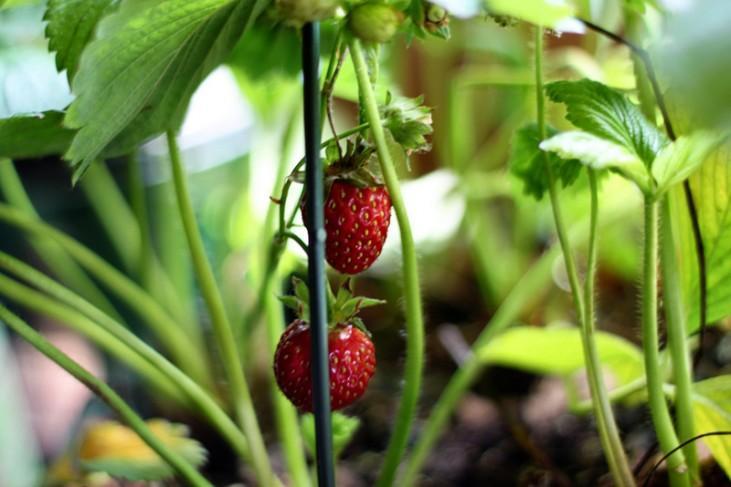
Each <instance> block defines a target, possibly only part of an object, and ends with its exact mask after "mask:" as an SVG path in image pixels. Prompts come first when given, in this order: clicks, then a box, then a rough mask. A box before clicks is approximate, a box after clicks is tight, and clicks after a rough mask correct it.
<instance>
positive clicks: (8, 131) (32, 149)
mask: <svg viewBox="0 0 731 487" xmlns="http://www.w3.org/2000/svg"><path fill="white" fill-rule="evenodd" d="M63 115H64V114H63V112H57V111H49V112H42V113H34V114H28V115H18V116H14V117H10V118H5V119H0V157H7V158H10V159H30V158H36V157H43V156H50V155H56V154H63V153H64V152H65V151H66V149H68V147H69V144H70V143H71V139H72V138H73V136H74V132H73V131H72V130H68V129H66V128H64V127H63V126H62V122H63Z"/></svg>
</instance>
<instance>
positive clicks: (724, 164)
mask: <svg viewBox="0 0 731 487" xmlns="http://www.w3.org/2000/svg"><path fill="white" fill-rule="evenodd" d="M689 181H690V187H691V190H692V192H693V200H694V202H695V206H696V210H697V214H698V223H699V224H700V229H701V234H702V236H703V246H704V249H705V254H706V271H707V278H708V286H707V289H708V295H707V297H708V307H707V311H708V323H709V324H711V323H714V322H716V321H718V320H721V319H723V318H725V317H727V316H731V259H729V258H728V256H729V255H731V143H728V142H727V143H725V144H723V145H722V146H720V147H718V148H717V149H716V150H714V151H713V152H712V153H711V154H710V156H708V157H707V158H706V159H705V161H703V164H702V165H701V167H700V169H699V170H698V171H697V172H695V173H694V174H693V175H692V176H691V177H690V180H689ZM670 195H671V197H672V198H671V202H672V203H673V209H672V211H673V218H674V221H676V222H677V223H678V228H679V232H678V233H679V236H678V239H679V241H678V245H679V248H680V251H679V254H680V259H679V262H678V264H679V266H680V269H681V276H683V281H684V289H685V292H684V293H683V294H684V296H685V301H686V309H687V310H688V324H687V326H688V332H689V333H693V332H695V331H697V330H698V325H699V317H698V313H699V305H698V303H699V299H700V297H699V278H698V269H697V264H696V260H697V257H696V253H695V243H694V240H693V233H692V229H691V226H690V219H689V217H688V208H687V206H686V203H685V197H684V194H683V191H682V188H678V189H676V190H674V191H671V193H670Z"/></svg>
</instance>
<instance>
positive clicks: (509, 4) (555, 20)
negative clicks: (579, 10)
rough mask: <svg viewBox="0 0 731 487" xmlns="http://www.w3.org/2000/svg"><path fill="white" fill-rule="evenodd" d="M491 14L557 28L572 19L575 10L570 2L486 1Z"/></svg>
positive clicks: (547, 0)
mask: <svg viewBox="0 0 731 487" xmlns="http://www.w3.org/2000/svg"><path fill="white" fill-rule="evenodd" d="M486 3H487V8H488V10H489V11H490V12H491V13H496V14H500V15H509V16H510V17H515V18H517V19H520V20H524V21H526V22H530V23H531V24H535V25H542V26H544V27H557V26H559V24H560V23H561V22H562V21H565V20H569V19H571V18H572V17H573V16H574V14H575V9H574V7H573V5H571V3H570V2H568V1H555V0H554V1H551V0H520V1H519V2H516V1H515V0H486Z"/></svg>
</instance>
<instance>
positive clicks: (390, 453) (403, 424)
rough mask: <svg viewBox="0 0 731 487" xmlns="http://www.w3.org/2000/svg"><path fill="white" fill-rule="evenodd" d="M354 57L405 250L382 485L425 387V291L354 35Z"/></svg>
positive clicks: (398, 454) (394, 463)
mask: <svg viewBox="0 0 731 487" xmlns="http://www.w3.org/2000/svg"><path fill="white" fill-rule="evenodd" d="M349 46H350V53H351V58H352V60H353V65H354V66H355V73H356V76H357V78H358V86H359V91H360V93H361V95H362V97H363V101H364V104H365V107H364V108H365V116H366V120H367V121H368V122H370V124H371V133H372V134H373V140H374V142H375V144H376V149H377V152H378V159H379V161H380V165H381V170H382V172H383V178H384V181H385V183H386V187H387V188H388V192H389V194H390V196H391V202H392V204H393V209H394V212H395V213H396V219H397V220H398V225H399V230H400V233H401V252H402V254H403V279H404V301H405V305H406V333H407V335H406V337H407V342H406V364H405V371H404V390H403V395H402V397H401V404H400V407H399V411H398V415H397V417H396V422H395V423H394V426H393V433H392V435H391V439H390V442H389V445H388V449H387V450H386V457H385V460H384V464H383V467H382V470H381V475H380V478H379V480H378V484H377V485H379V486H389V485H392V484H393V481H394V479H395V477H396V470H397V468H398V466H399V462H400V461H401V457H402V455H403V453H404V450H405V449H406V443H407V441H408V439H409V433H410V431H411V427H412V423H413V421H414V417H415V415H416V406H417V403H418V400H419V392H420V388H421V373H422V369H423V364H424V320H423V317H422V309H421V291H420V289H419V273H418V267H417V259H416V249H415V247H414V237H413V235H412V234H411V225H410V223H409V217H408V214H407V213H406V207H405V205H404V201H403V198H402V196H401V189H400V187H399V182H398V177H397V175H396V169H395V168H394V166H393V161H392V160H391V153H390V152H389V148H388V145H387V143H386V136H385V132H384V129H383V125H382V124H381V119H380V114H379V111H378V103H377V102H376V97H375V94H374V92H373V87H372V86H371V81H370V79H369V77H368V68H367V67H366V63H365V59H364V58H363V50H362V49H361V46H360V42H359V41H358V40H357V39H355V38H352V39H350V41H349Z"/></svg>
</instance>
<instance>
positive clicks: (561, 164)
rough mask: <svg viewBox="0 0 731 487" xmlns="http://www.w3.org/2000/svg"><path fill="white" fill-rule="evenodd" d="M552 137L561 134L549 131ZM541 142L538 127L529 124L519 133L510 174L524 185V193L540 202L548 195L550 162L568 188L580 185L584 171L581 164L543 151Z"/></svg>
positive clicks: (515, 139) (516, 134) (549, 129)
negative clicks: (576, 182)
mask: <svg viewBox="0 0 731 487" xmlns="http://www.w3.org/2000/svg"><path fill="white" fill-rule="evenodd" d="M547 132H548V135H549V136H553V135H556V134H557V133H558V132H557V131H556V130H555V129H553V128H551V127H548V128H547ZM540 143H541V138H540V136H539V135H538V127H537V126H536V124H529V125H526V126H525V127H523V128H521V129H520V130H518V131H517V132H516V133H515V137H514V138H513V142H512V150H511V153H510V162H509V165H510V171H511V172H512V173H513V174H515V175H516V176H517V177H518V178H519V179H520V180H521V181H522V182H523V191H524V192H525V193H526V194H529V195H532V196H533V197H535V198H536V199H541V198H543V194H544V193H545V192H546V191H548V173H547V172H546V162H548V164H550V165H551V167H552V168H553V171H554V173H555V174H557V175H558V177H559V178H560V179H561V182H562V183H563V185H564V186H568V185H570V184H572V183H573V182H574V181H576V178H577V177H578V176H579V172H580V171H581V163H580V162H579V161H577V160H563V159H561V158H560V157H558V156H557V155H556V154H553V153H552V152H551V153H545V152H542V151H541V149H540V148H539V144H540Z"/></svg>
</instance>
